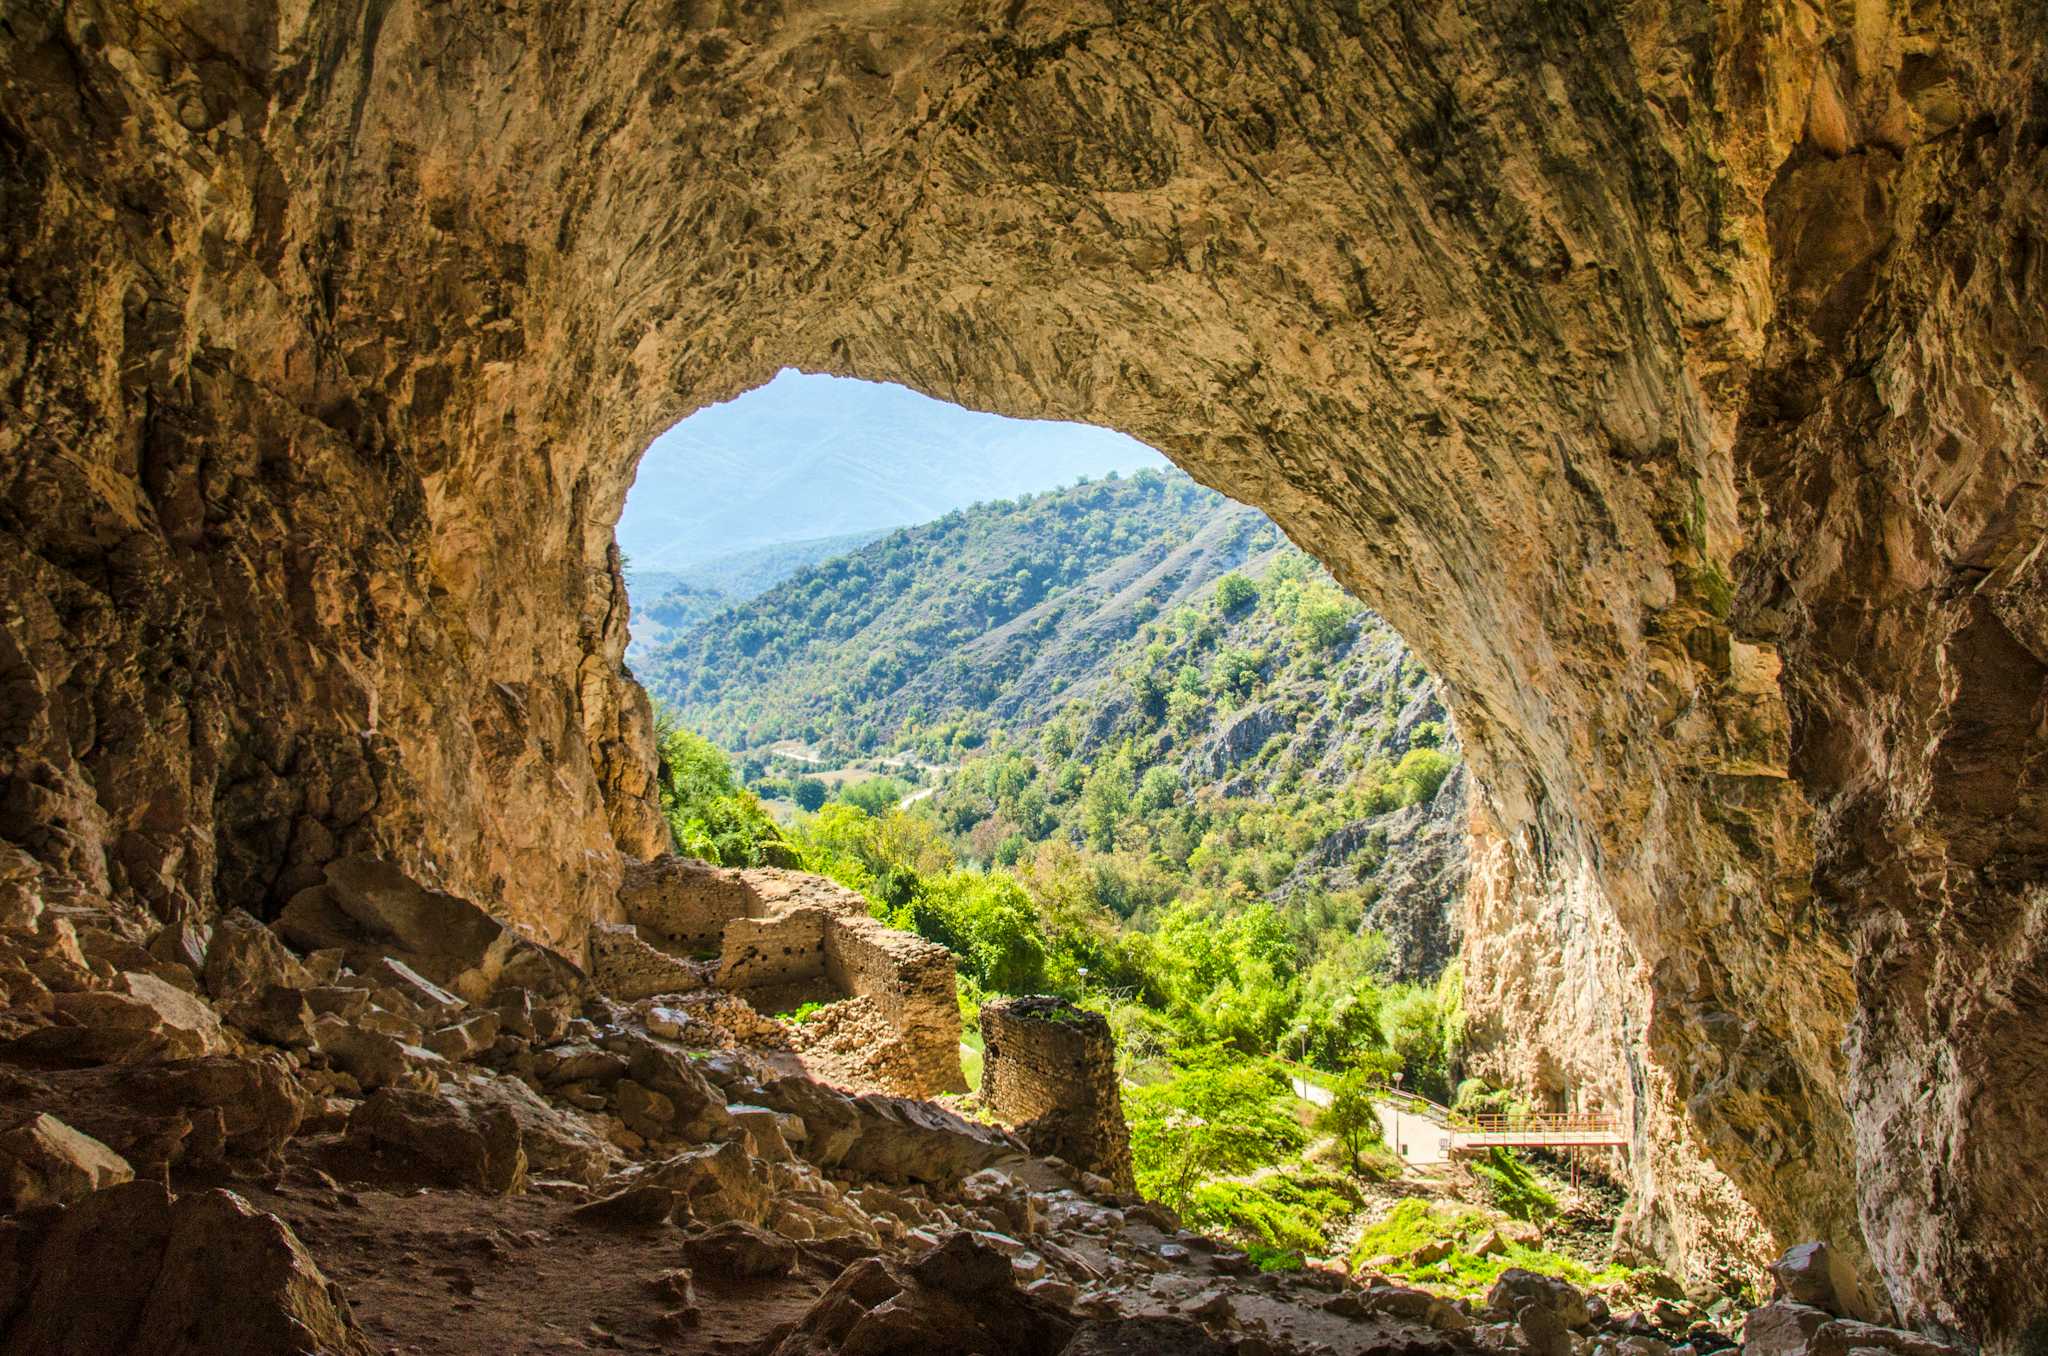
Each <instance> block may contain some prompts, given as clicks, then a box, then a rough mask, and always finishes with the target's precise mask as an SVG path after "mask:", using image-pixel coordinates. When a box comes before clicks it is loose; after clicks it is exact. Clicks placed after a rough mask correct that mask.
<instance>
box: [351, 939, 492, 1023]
mask: <svg viewBox="0 0 2048 1356" xmlns="http://www.w3.org/2000/svg"><path fill="white" fill-rule="evenodd" d="M362 977H363V978H364V979H366V980H368V981H369V982H370V983H372V984H374V985H376V986H377V987H378V988H379V990H380V991H381V990H388V991H390V992H391V993H392V994H393V995H395V996H396V998H397V1001H398V1002H399V1003H401V1004H403V1010H404V1011H406V1012H409V1013H410V1014H411V1015H412V1016H413V1017H415V1018H416V1019H417V1020H419V1021H421V1022H425V1023H427V1024H429V1025H436V1024H440V1023H444V1022H451V1021H454V1020H456V1019H458V1018H460V1017H461V1016H462V1014H463V1012H464V1010H466V1009H467V1008H468V1007H469V1004H468V1003H465V1002H464V1001H463V1000H462V999H460V998H457V997H456V996H455V995H454V994H452V993H450V992H448V991H447V990H446V989H444V988H442V987H441V986H440V985H438V984H436V983H434V982H433V981H432V980H430V979H428V978H427V977H426V976H424V975H422V974H420V972H419V971H417V970H415V969H413V968H412V967H411V966H410V965H407V964H406V963H405V962H404V961H402V960H399V959H398V958H397V957H395V956H379V957H378V958H377V959H376V961H375V962H374V963H372V964H371V965H370V967H369V968H368V969H367V970H365V971H364V972H363V976H362Z"/></svg>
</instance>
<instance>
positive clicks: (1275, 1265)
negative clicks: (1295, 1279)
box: [1244, 1243, 1308, 1271]
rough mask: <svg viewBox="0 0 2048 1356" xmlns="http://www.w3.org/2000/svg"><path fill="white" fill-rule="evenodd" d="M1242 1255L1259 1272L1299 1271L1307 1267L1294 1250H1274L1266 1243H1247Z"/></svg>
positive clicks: (1305, 1262)
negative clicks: (1250, 1261) (1247, 1258)
mask: <svg viewBox="0 0 2048 1356" xmlns="http://www.w3.org/2000/svg"><path fill="white" fill-rule="evenodd" d="M1244 1255H1245V1256H1247V1257H1249V1258H1251V1259H1252V1263H1253V1265H1255V1266H1257V1267H1258V1269H1259V1270H1261V1271H1300V1270H1301V1269H1302V1268H1304V1267H1306V1266H1307V1265H1308V1262H1307V1261H1306V1260H1305V1259H1304V1258H1303V1257H1302V1255H1301V1254H1300V1253H1298V1252H1296V1251H1295V1250H1294V1249H1292V1248H1276V1247H1273V1246H1272V1245H1271V1244H1268V1243H1247V1244H1246V1245H1245V1249H1244Z"/></svg>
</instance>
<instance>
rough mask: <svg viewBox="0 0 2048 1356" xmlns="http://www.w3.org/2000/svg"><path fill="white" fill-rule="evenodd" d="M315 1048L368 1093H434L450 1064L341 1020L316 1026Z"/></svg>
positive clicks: (323, 1020) (428, 1052)
mask: <svg viewBox="0 0 2048 1356" xmlns="http://www.w3.org/2000/svg"><path fill="white" fill-rule="evenodd" d="M313 1048H314V1049H316V1050H318V1051H319V1052H320V1053H321V1054H323V1055H325V1056H327V1057H328V1058H329V1059H330V1060H332V1061H334V1064H335V1066H336V1067H337V1068H341V1069H346V1070H347V1071H348V1072H349V1073H350V1074H351V1075H353V1076H354V1078H355V1080H356V1081H357V1082H358V1083H361V1084H362V1085H363V1088H364V1090H365V1091H369V1090H372V1089H376V1088H385V1087H402V1088H424V1089H432V1088H434V1087H435V1086H437V1085H438V1084H439V1082H440V1077H441V1071H442V1069H443V1068H445V1067H446V1065H447V1061H446V1060H444V1059H442V1058H441V1057H440V1056H439V1055H437V1054H435V1053H434V1052H433V1051H431V1050H428V1049H424V1048H423V1047H421V1046H417V1045H412V1044H409V1043H407V1042H406V1041H403V1040H401V1039H399V1038H398V1037H397V1036H393V1035H387V1034H385V1033H384V1032H381V1031H372V1030H370V1029H369V1028H368V1027H366V1026H360V1025H357V1024H356V1023H354V1022H349V1021H345V1020H343V1019H342V1018H339V1017H322V1018H320V1019H319V1020H318V1021H316V1022H314V1023H313Z"/></svg>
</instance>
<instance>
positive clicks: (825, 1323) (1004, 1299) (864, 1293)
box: [773, 1234, 1203, 1356]
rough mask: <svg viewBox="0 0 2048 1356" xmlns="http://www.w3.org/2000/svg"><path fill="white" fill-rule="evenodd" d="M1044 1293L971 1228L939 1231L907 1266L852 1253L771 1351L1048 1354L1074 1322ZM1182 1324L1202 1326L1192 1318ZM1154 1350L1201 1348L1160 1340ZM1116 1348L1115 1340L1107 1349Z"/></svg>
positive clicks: (1062, 1343) (1063, 1342) (1060, 1347)
mask: <svg viewBox="0 0 2048 1356" xmlns="http://www.w3.org/2000/svg"><path fill="white" fill-rule="evenodd" d="M1076 1326H1077V1325H1076V1324H1075V1321H1074V1320H1073V1318H1072V1317H1071V1316H1069V1315H1068V1313H1067V1312H1066V1311H1065V1309H1064V1308H1063V1307H1062V1306H1061V1305H1059V1304H1057V1303H1055V1302H1053V1301H1052V1300H1051V1299H1050V1298H1049V1297H1047V1296H1045V1295H1039V1294H1025V1293H1024V1292H1022V1291H1020V1290H1019V1289H1018V1288H1017V1284H1016V1280H1015V1275H1014V1272H1013V1271H1012V1269H1011V1267H1010V1263H1009V1261H1008V1259H1006V1258H1005V1257H1004V1256H1003V1255H1002V1254H1001V1253H1000V1252H998V1251H996V1250H995V1249H993V1248H990V1247H988V1246H987V1245H986V1244H984V1243H982V1242H980V1241H978V1240H976V1239H974V1238H973V1237H972V1236H970V1235H967V1234H954V1235H951V1236H950V1237H948V1238H946V1239H944V1240H941V1241H940V1242H938V1243H937V1244H936V1245H935V1246H934V1247H932V1248H931V1249H930V1250H929V1251H927V1252H926V1253H925V1254H924V1255H922V1256H920V1257H918V1258H917V1259H916V1260H915V1261H912V1262H911V1263H909V1264H908V1265H907V1266H906V1265H903V1264H900V1263H894V1262H889V1261H885V1260H883V1259H881V1258H877V1257H869V1258H864V1259H861V1260H858V1261H855V1262H854V1263H852V1264H851V1265H850V1266H848V1267H847V1268H846V1269H845V1270H844V1271H842V1272H841V1273H840V1275H839V1279H838V1280H836V1281H834V1282H833V1283H832V1285H831V1286H830V1287H829V1288H828V1289H827V1290H826V1291H825V1293H824V1294H823V1295H821V1296H819V1297H818V1299H817V1300H816V1302H814V1303H813V1304H812V1305H811V1307H810V1309H809V1310H808V1311H806V1313H805V1314H804V1316H803V1318H802V1319H800V1320H799V1321H798V1322H797V1324H796V1327H795V1328H794V1329H793V1330H792V1331H790V1332H789V1333H788V1334H787V1335H786V1336H784V1337H783V1339H782V1340H781V1341H780V1342H778V1343H777V1344H776V1345H775V1346H774V1348H773V1352H774V1356H824V1353H827V1352H833V1353H838V1352H844V1353H848V1356H880V1354H881V1353H884V1352H903V1353H912V1352H915V1353H919V1356H927V1354H928V1356H952V1354H953V1353H958V1354H959V1356H967V1353H970V1352H1003V1353H1005V1356H1054V1354H1055V1353H1058V1352H1061V1351H1065V1350H1067V1349H1068V1343H1069V1342H1070V1341H1071V1340H1072V1338H1073V1336H1074V1332H1075V1328H1076ZM1186 1328H1187V1331H1188V1333H1191V1334H1192V1333H1199V1332H1200V1329H1199V1328H1195V1327H1194V1325H1192V1324H1187V1325H1186ZM1152 1349H1153V1350H1158V1351H1176V1352H1178V1351H1184V1350H1191V1351H1199V1350H1202V1349H1203V1348H1201V1347H1199V1346H1193V1347H1190V1346H1161V1347H1156V1348H1152ZM1109 1350H1115V1348H1109Z"/></svg>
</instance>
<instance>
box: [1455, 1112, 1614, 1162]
mask: <svg viewBox="0 0 2048 1356" xmlns="http://www.w3.org/2000/svg"><path fill="white" fill-rule="evenodd" d="M1452 1134H1453V1139H1452V1144H1451V1152H1452V1153H1461V1154H1476V1153H1483V1152H1485V1151H1486V1150H1488V1149H1495V1148H1500V1149H1510V1148H1513V1149H1625V1148H1627V1147H1628V1145H1629V1138H1628V1132H1627V1131H1626V1130H1625V1129H1624V1128H1623V1127H1622V1124H1621V1118H1620V1117H1618V1116H1597V1115H1587V1114H1585V1113H1582V1112H1558V1113H1548V1112H1537V1113H1532V1114H1530V1115H1525V1116H1471V1117H1462V1116H1461V1117H1458V1118H1457V1119H1456V1120H1455V1121H1454V1122H1453V1132H1452Z"/></svg>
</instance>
